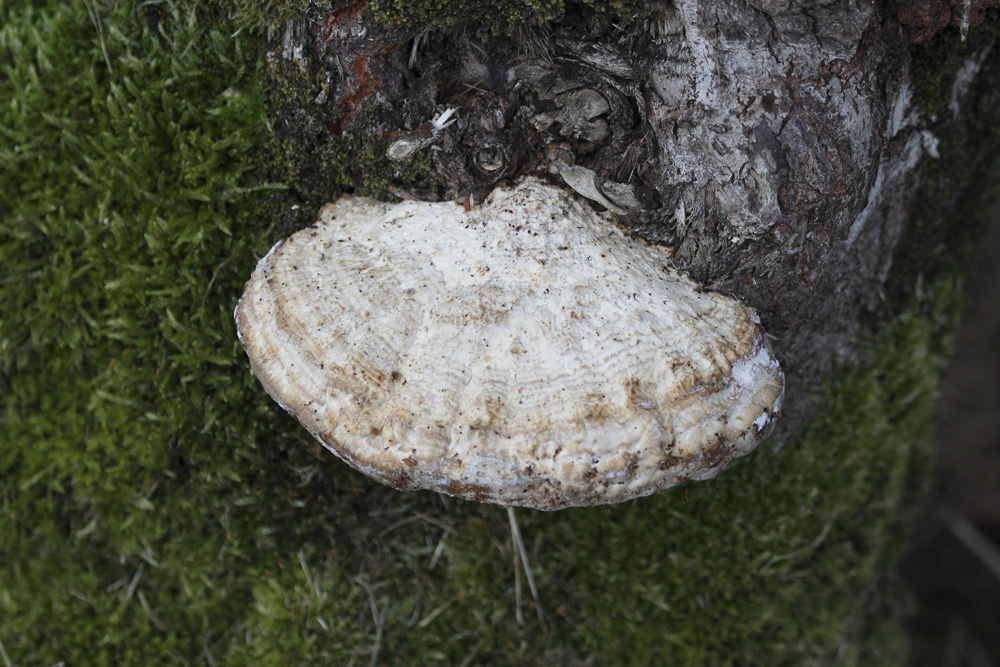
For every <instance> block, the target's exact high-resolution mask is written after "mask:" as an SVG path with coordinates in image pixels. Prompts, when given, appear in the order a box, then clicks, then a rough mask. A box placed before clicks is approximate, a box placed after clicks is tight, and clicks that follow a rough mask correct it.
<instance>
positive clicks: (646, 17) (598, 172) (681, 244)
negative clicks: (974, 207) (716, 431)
mask: <svg viewBox="0 0 1000 667" xmlns="http://www.w3.org/2000/svg"><path fill="white" fill-rule="evenodd" d="M365 4H366V3H364V2H358V3H354V4H351V5H349V6H347V7H344V8H342V9H340V10H337V11H332V12H322V11H320V10H318V9H315V10H314V11H313V13H311V14H310V15H309V16H310V18H308V19H295V20H292V21H290V22H289V23H288V26H287V29H286V31H285V34H284V35H283V36H282V38H281V39H280V40H274V42H275V43H274V45H273V50H272V53H271V56H272V57H271V60H270V62H271V63H272V68H271V72H270V74H271V76H272V81H273V82H274V86H273V88H274V90H276V91H278V92H279V95H278V96H276V97H277V98H278V99H277V105H278V106H279V107H282V106H283V108H284V111H283V113H282V114H281V117H280V121H279V123H278V134H279V136H280V137H281V138H282V139H284V140H285V141H286V142H288V143H289V144H290V145H295V146H297V150H298V151H299V153H300V155H298V156H297V157H296V159H297V160H301V161H303V162H308V160H309V159H310V158H309V155H313V156H315V155H319V154H321V153H323V148H322V147H324V146H328V145H333V144H337V145H341V146H346V147H347V149H346V151H345V152H346V153H347V156H348V157H347V159H346V160H345V162H344V165H343V166H344V168H345V169H346V170H347V171H348V172H349V173H350V174H351V176H352V178H353V179H354V185H355V187H356V188H357V189H358V190H359V191H362V192H370V193H374V194H376V195H384V194H386V192H387V191H388V192H391V193H393V194H395V195H397V196H401V197H412V198H420V199H431V200H439V199H453V198H462V197H469V198H471V199H472V200H473V201H476V200H481V198H482V197H484V196H485V195H486V194H488V193H489V191H490V190H491V188H492V187H493V186H494V185H495V184H496V183H497V182H499V181H501V180H504V179H514V178H517V177H519V176H522V175H525V174H544V175H546V176H547V177H548V178H551V179H553V180H555V181H557V182H560V181H562V180H566V181H567V182H570V181H572V180H574V179H573V178H571V177H567V172H566V165H570V164H571V165H574V166H575V167H576V168H577V169H576V170H575V173H576V174H577V180H579V174H581V173H582V174H584V175H585V178H586V179H587V180H589V179H590V178H593V179H594V182H595V183H596V189H597V191H598V194H596V195H593V196H592V197H591V198H592V199H595V205H596V206H598V207H600V206H601V205H604V206H608V205H609V204H610V205H611V206H612V208H615V207H617V210H619V211H623V212H624V214H623V215H622V216H621V219H622V223H623V224H625V225H626V226H629V227H631V228H633V229H634V230H635V231H636V232H637V233H639V234H640V235H641V236H643V237H645V238H646V239H648V240H650V241H653V242H658V243H663V244H666V245H670V246H673V247H674V248H675V261H676V264H677V266H678V267H679V268H680V269H681V270H682V271H684V272H686V273H688V274H689V275H690V276H691V277H693V278H694V279H696V280H697V281H699V282H700V283H702V284H703V285H705V286H706V287H707V288H710V289H713V290H717V291H721V292H724V293H729V294H733V295H735V296H737V297H738V298H740V299H741V300H743V301H744V302H745V303H748V304H749V305H752V306H754V307H755V308H757V309H758V312H759V313H760V316H761V319H762V321H763V324H764V327H765V330H766V331H768V332H769V333H770V334H771V336H773V339H774V341H773V344H774V348H775V351H776V353H777V355H778V357H779V359H781V361H782V364H783V367H784V369H785V371H786V374H787V393H786V395H787V402H786V404H785V405H786V407H785V410H784V413H785V414H784V419H783V420H782V421H781V423H780V425H779V428H778V431H777V438H778V439H779V441H788V440H790V439H792V438H794V437H795V436H797V435H799V434H801V432H802V429H803V428H804V427H805V426H806V424H807V423H808V422H809V420H810V419H811V417H812V416H813V414H814V413H815V408H814V406H813V403H812V401H811V400H810V393H811V392H813V391H814V390H815V388H816V386H817V384H818V383H819V382H820V380H822V379H823V378H824V377H825V376H826V375H827V374H828V373H829V371H830V369H831V367H832V366H833V364H835V363H838V362H839V363H853V362H855V361H857V360H858V358H859V357H858V354H859V353H858V345H859V333H860V332H861V331H862V330H863V328H864V327H863V323H864V322H865V321H867V320H869V319H871V317H872V316H873V315H874V316H875V318H876V319H877V318H884V317H887V316H890V315H891V314H892V313H894V312H895V311H896V310H897V309H898V308H899V307H900V306H901V305H902V304H903V303H905V301H906V299H907V297H908V296H909V295H910V293H911V291H912V288H913V285H914V281H915V280H916V278H917V276H918V275H920V274H926V273H928V272H931V271H933V270H934V269H936V268H939V267H940V266H941V264H942V259H943V255H942V254H941V252H942V250H945V251H947V252H948V253H954V252H959V251H962V250H964V249H965V247H966V246H964V245H962V244H963V243H964V239H965V237H966V234H965V232H964V231H962V229H961V227H962V225H963V222H962V221H961V220H946V221H940V222H939V221H921V212H923V211H926V210H927V209H928V203H927V202H928V198H929V197H938V198H940V197H946V198H953V197H956V196H958V193H960V192H963V188H971V189H972V190H973V192H974V191H976V190H977V189H981V187H982V186H981V180H982V179H981V174H977V171H981V170H978V169H977V168H976V165H979V164H980V163H983V164H985V162H984V161H986V160H987V159H988V158H989V157H991V153H989V152H987V150H986V149H987V146H988V145H989V142H988V141H978V139H977V138H976V136H975V135H976V133H978V132H981V131H982V130H981V129H980V128H975V127H974V125H973V123H974V122H980V119H974V118H973V116H974V113H975V109H978V108H983V107H984V106H988V105H990V104H993V105H996V104H997V103H998V93H997V91H998V90H1000V85H998V81H1000V79H998V76H1000V74H998V59H1000V54H998V49H997V48H996V46H995V44H996V41H997V40H996V35H995V34H994V33H992V32H990V31H989V30H986V29H979V30H973V34H972V37H971V39H970V40H969V41H967V42H966V41H964V37H965V35H966V33H967V32H968V29H969V26H970V25H971V26H974V25H976V24H979V23H982V22H983V21H984V19H985V18H987V16H988V15H989V16H992V17H994V18H995V16H996V10H990V9H988V6H989V5H991V4H992V3H991V2H989V0H983V1H979V0H977V1H976V2H972V3H966V4H965V5H963V6H961V7H957V8H956V9H955V10H948V11H945V10H946V9H947V8H942V7H938V5H940V4H942V3H941V2H937V3H936V4H935V3H930V2H928V3H925V4H926V5H927V6H926V7H923V9H920V8H919V7H916V5H919V4H920V3H907V4H906V6H905V7H903V8H901V9H896V8H895V7H893V6H888V7H887V6H885V5H882V4H878V5H877V6H876V5H873V4H872V3H870V2H867V1H865V0H852V1H844V2H836V3H827V2H796V3H789V2H777V1H774V2H772V1H770V0H755V1H753V2H736V1H731V0H725V1H722V2H710V3H709V2H698V0H679V1H677V2H673V3H671V2H649V3H638V4H640V5H641V7H638V8H636V9H635V10H633V11H631V12H630V13H625V15H623V16H619V17H617V18H615V19H614V20H612V19H611V18H609V17H608V16H607V15H606V14H602V13H598V12H595V11H593V10H592V9H589V8H586V7H580V6H571V7H570V9H569V10H568V11H567V12H566V13H565V14H564V15H562V16H561V17H560V18H559V19H557V20H555V21H552V22H548V23H543V24H541V25H534V26H525V25H521V26H513V27H510V26H508V27H507V28H506V29H504V30H500V31H497V30H496V29H494V30H488V29H485V28H483V27H481V26H477V25H475V24H470V23H459V22H458V21H457V20H455V19H453V18H449V16H435V17H434V20H433V22H431V21H428V20H427V19H426V17H425V24H427V25H429V26H430V27H428V28H425V29H422V28H421V27H420V26H419V25H417V26H416V27H410V28H409V29H393V28H391V27H387V26H386V25H385V24H384V23H383V22H382V21H381V20H380V19H384V18H385V17H384V16H383V15H380V14H379V13H378V8H377V7H376V8H375V12H374V13H373V12H371V11H369V10H370V9H371V8H369V7H366V6H365ZM418 4H419V3H418ZM454 4H455V5H456V9H455V12H454V14H455V15H456V16H460V15H461V8H460V7H458V5H460V3H454ZM501 4H502V3H501ZM957 4H961V3H957ZM918 10H919V11H918ZM413 12H414V13H417V12H418V10H416V9H415V10H413ZM945 15H947V20H945V18H944V17H945ZM390 18H397V19H400V17H399V16H398V15H393V16H391V17H390ZM403 18H412V17H408V16H404V17H403ZM949 22H950V23H953V24H955V25H958V26H960V30H961V35H962V37H961V39H962V41H961V42H960V41H958V39H956V38H955V37H956V36H957V35H958V33H959V30H951V31H950V33H949V35H950V36H949V35H944V36H943V38H939V39H938V40H937V42H936V43H935V49H934V50H933V51H931V50H927V49H922V50H911V43H924V42H927V41H928V40H929V39H930V38H931V37H932V36H933V34H934V32H935V31H937V30H941V29H943V28H944V27H945V26H946V25H947V24H948V23H949ZM442 25H446V26H448V27H442V28H441V29H438V30H433V29H432V28H434V27H435V26H438V27H440V26H442ZM494 28H495V26H494ZM918 67H919V68H920V71H918ZM303 87H304V88H303ZM289 90H293V91H296V92H295V93H293V94H289V93H288V91H289ZM447 108H454V109H456V110H457V112H456V117H457V122H455V123H453V124H452V125H450V126H448V127H447V128H445V129H443V130H440V131H438V130H435V129H434V128H433V126H432V125H431V124H428V121H431V120H432V119H433V118H434V117H435V115H436V114H439V113H441V112H442V111H444V110H446V109H447ZM310 114H312V115H310ZM432 135H433V136H432ZM993 141H994V142H995V138H994V139H993ZM393 142H398V143H397V144H395V145H396V146H397V148H402V149H403V150H402V155H403V156H404V157H400V160H399V161H392V160H387V159H384V158H382V153H383V152H384V151H385V149H386V147H387V146H389V145H391V144H393ZM317 145H318V146H319V147H320V148H314V149H313V150H312V152H311V153H309V152H308V151H303V150H302V149H303V147H309V146H317ZM415 147H416V148H415ZM956 147H958V148H961V158H960V162H961V169H959V170H958V171H955V169H954V168H953V165H952V160H951V159H950V157H951V155H950V153H951V151H952V150H953V148H956ZM965 147H968V150H965ZM397 157H399V156H397ZM918 165H923V166H922V168H920V169H918V168H917V167H918ZM580 168H582V169H580ZM302 170H303V171H307V170H308V169H306V168H305V167H303V169H302ZM316 171H324V172H328V171H329V168H327V169H326V170H316ZM591 174H592V175H593V176H591ZM945 177H947V179H946V180H948V184H947V186H945V187H946V188H947V192H942V191H940V189H939V190H934V189H933V188H935V187H937V186H939V185H940V183H939V181H940V180H941V179H942V178H945ZM314 178H315V177H314ZM570 184H571V185H574V184H573V183H570ZM330 189H332V188H330V187H326V189H325V194H326V196H329V191H330ZM577 189H578V190H579V189H580V187H579V186H577ZM591 189H593V188H591ZM307 190H309V186H308V185H306V184H303V188H302V193H306V194H301V193H300V196H303V198H304V199H305V200H307V201H308V200H309V194H308V193H307ZM323 190H324V187H323V185H316V186H314V191H323ZM623 192H624V194H622V193H623ZM963 196H968V195H963ZM311 210H315V207H313V208H312V209H311ZM928 225H930V226H931V227H934V228H935V229H932V230H930V233H927V230H925V229H923V228H922V226H923V227H926V226H928ZM942 244H944V245H943V246H942ZM960 246H961V247H960ZM901 248H905V255H906V256H903V257H901V256H900V249H901ZM932 256H933V257H935V259H933V261H932V262H931V263H926V262H925V263H924V264H921V263H920V261H916V262H914V261H911V259H914V258H916V259H917V260H921V259H927V258H930V257H932ZM949 257H952V259H954V256H952V255H949ZM901 262H902V266H900V264H901Z"/></svg>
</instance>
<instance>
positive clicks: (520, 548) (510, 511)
mask: <svg viewBox="0 0 1000 667" xmlns="http://www.w3.org/2000/svg"><path fill="white" fill-rule="evenodd" d="M507 519H508V520H509V521H510V534H511V536H512V537H513V539H514V546H515V547H516V550H517V553H518V554H520V556H521V563H522V564H523V565H524V575H525V577H526V578H527V580H528V588H530V589H531V598H532V600H534V602H535V613H537V614H538V622H539V623H541V624H542V627H545V614H543V613H542V603H541V601H540V600H539V599H538V588H537V587H536V586H535V577H534V576H532V574H531V564H530V563H529V562H528V551H527V549H525V548H524V540H522V539H521V529H520V527H518V525H517V517H516V516H515V515H514V508H513V507H508V508H507ZM514 568H515V569H514V572H515V573H516V572H517V571H518V570H517V559H516V557H515V562H514ZM517 588H518V590H517V595H516V599H517V602H518V619H517V620H518V622H521V621H522V619H521V616H520V610H521V607H520V600H521V591H520V586H517Z"/></svg>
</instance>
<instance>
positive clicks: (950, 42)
mask: <svg viewBox="0 0 1000 667" xmlns="http://www.w3.org/2000/svg"><path fill="white" fill-rule="evenodd" d="M996 29H998V28H993V27H990V26H988V24H983V25H981V26H978V27H976V28H974V29H972V30H970V34H969V40H968V42H966V43H965V44H963V43H961V41H960V38H959V35H958V30H957V29H954V30H952V29H949V30H945V31H944V32H942V33H941V34H939V35H938V36H937V37H935V39H934V40H933V41H932V42H931V44H930V45H929V46H928V47H914V49H913V50H912V51H911V53H912V55H913V62H914V77H915V86H916V88H917V96H916V100H915V101H916V102H917V103H919V104H921V105H922V106H923V107H924V109H925V111H926V112H927V113H928V114H934V113H936V114H938V115H939V116H941V117H942V118H945V117H947V118H949V119H950V118H951V111H949V110H948V105H949V104H950V98H951V89H952V87H953V85H954V77H955V72H956V71H957V69H958V68H959V67H960V66H961V64H962V63H963V62H965V60H966V59H967V58H968V57H970V56H971V55H972V54H974V53H976V52H977V51H978V50H979V49H981V48H982V47H983V46H984V44H986V43H989V42H990V40H992V39H993V35H992V33H991V32H990V31H991V30H996ZM998 63H1000V57H998V56H997V54H996V53H995V49H994V50H993V52H992V53H991V55H989V56H988V57H987V59H986V60H985V61H984V63H983V66H982V71H981V74H980V75H979V76H977V77H976V80H975V82H974V84H973V85H972V86H971V88H970V90H969V91H967V93H966V95H967V96H968V97H967V99H970V100H974V101H975V102H974V103H973V104H964V105H963V111H962V113H963V117H964V119H965V120H964V122H941V121H930V120H929V121H928V123H929V129H930V130H931V132H932V133H933V134H934V136H935V137H936V138H937V139H938V140H939V141H940V143H939V146H938V152H939V154H940V157H938V158H934V157H932V156H930V155H929V154H926V153H925V155H924V157H923V158H922V160H921V163H920V165H919V166H918V170H917V171H916V172H915V175H916V176H919V178H920V198H921V204H920V206H916V207H913V210H912V211H911V213H910V216H909V219H908V220H907V225H906V229H905V233H904V234H903V236H902V238H901V239H900V242H899V243H898V245H897V247H896V249H895V251H894V256H893V266H892V274H891V275H890V277H889V281H888V284H887V288H886V293H887V295H888V297H889V302H890V303H894V304H899V303H905V302H907V301H908V300H909V299H912V298H913V296H914V289H915V286H916V285H918V284H919V281H920V280H923V279H927V280H935V279H936V278H937V277H938V276H940V275H945V274H948V273H951V272H953V271H954V270H955V267H956V266H958V267H966V266H968V265H969V264H970V261H971V258H972V257H974V255H975V253H976V251H977V249H978V240H979V239H980V238H981V237H982V233H983V231H984V230H985V229H986V226H987V224H988V223H989V217H988V213H987V212H988V211H989V210H990V207H991V205H992V204H993V200H994V198H995V196H996V195H995V193H996V192H997V190H998V188H1000V159H998V158H997V156H998V155H1000V94H998V92H997V91H1000V68H998V67H997V64H998Z"/></svg>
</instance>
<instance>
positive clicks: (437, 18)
mask: <svg viewBox="0 0 1000 667" xmlns="http://www.w3.org/2000/svg"><path fill="white" fill-rule="evenodd" d="M637 7H641V3H640V2H637V1H636V0H576V1H574V0H569V1H568V2H567V1H566V0H461V1H460V2H453V1H448V0H416V1H413V0H372V2H371V3H370V10H371V11H372V13H373V15H374V16H375V17H376V18H377V19H379V20H380V21H382V22H385V23H388V24H390V25H394V26H396V27H399V28H402V29H406V30H410V31H414V32H417V31H420V30H440V29H443V28H449V27H452V26H455V25H458V24H464V23H477V24H483V25H486V26H489V27H491V28H493V29H497V30H499V29H506V28H510V27H515V26H523V25H539V24H542V23H545V22H548V21H554V20H556V19H559V18H561V17H562V16H563V15H564V14H565V13H566V12H567V11H568V10H572V11H577V12H578V11H580V10H588V11H591V12H596V13H597V14H607V15H609V16H627V15H628V13H629V12H630V11H632V10H633V9H635V8H637Z"/></svg>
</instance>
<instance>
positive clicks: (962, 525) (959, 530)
mask: <svg viewBox="0 0 1000 667" xmlns="http://www.w3.org/2000/svg"><path fill="white" fill-rule="evenodd" d="M947 520H948V527H949V528H950V529H951V532H952V533H954V535H955V537H957V538H958V540H959V541H960V542H961V543H962V544H964V545H965V547H966V548H967V549H968V550H969V551H971V552H972V553H973V554H974V555H975V556H976V557H977V558H979V560H980V561H982V563H983V565H985V566H986V567H987V568H988V569H989V571H990V572H991V573H992V574H993V576H994V577H996V578H997V580H1000V549H998V548H997V545H995V544H993V542H991V541H990V540H989V539H987V537H986V536H985V535H983V534H982V533H981V532H979V529H978V528H976V527H975V526H974V525H973V524H972V522H971V521H969V520H968V519H966V518H965V517H964V516H962V515H961V514H958V513H955V512H948V516H947Z"/></svg>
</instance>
